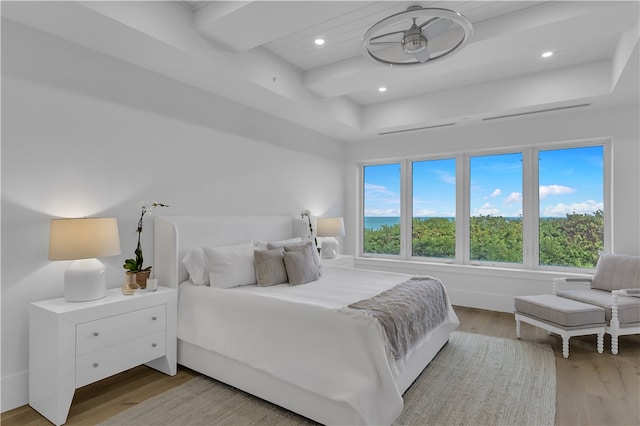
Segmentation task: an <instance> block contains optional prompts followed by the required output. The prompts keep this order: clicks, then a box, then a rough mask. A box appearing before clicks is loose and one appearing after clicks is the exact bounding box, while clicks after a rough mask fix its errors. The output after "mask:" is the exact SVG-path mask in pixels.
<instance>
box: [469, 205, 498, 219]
mask: <svg viewBox="0 0 640 426" xmlns="http://www.w3.org/2000/svg"><path fill="white" fill-rule="evenodd" d="M500 215H501V211H500V210H499V209H497V208H495V207H494V206H493V205H491V203H484V204H483V205H482V207H480V208H479V209H475V211H474V212H473V214H472V216H500Z"/></svg>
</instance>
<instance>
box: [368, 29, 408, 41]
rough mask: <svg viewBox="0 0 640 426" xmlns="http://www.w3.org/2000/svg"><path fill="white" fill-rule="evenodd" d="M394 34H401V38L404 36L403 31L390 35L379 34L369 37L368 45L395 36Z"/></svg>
mask: <svg viewBox="0 0 640 426" xmlns="http://www.w3.org/2000/svg"><path fill="white" fill-rule="evenodd" d="M396 34H401V35H402V36H404V31H394V32H392V33H387V34H381V35H379V36H375V37H371V38H370V39H369V43H371V42H372V41H376V40H380V39H381V38H384V37H389V36H392V35H396Z"/></svg>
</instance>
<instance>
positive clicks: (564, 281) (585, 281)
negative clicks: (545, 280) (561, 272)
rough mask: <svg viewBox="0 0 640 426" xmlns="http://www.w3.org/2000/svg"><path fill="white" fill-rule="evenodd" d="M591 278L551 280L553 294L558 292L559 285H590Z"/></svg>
mask: <svg viewBox="0 0 640 426" xmlns="http://www.w3.org/2000/svg"><path fill="white" fill-rule="evenodd" d="M591 281H593V277H560V278H554V279H553V294H554V295H555V294H556V293H557V292H558V285H559V284H561V283H585V284H590V283H591Z"/></svg>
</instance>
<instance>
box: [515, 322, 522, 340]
mask: <svg viewBox="0 0 640 426" xmlns="http://www.w3.org/2000/svg"><path fill="white" fill-rule="evenodd" d="M520 332H521V330H520V320H516V337H517V338H518V339H519V338H520Z"/></svg>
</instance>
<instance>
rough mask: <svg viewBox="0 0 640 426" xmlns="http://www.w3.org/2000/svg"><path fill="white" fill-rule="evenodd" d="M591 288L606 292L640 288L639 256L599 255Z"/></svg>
mask: <svg viewBox="0 0 640 426" xmlns="http://www.w3.org/2000/svg"><path fill="white" fill-rule="evenodd" d="M591 288H595V289H598V290H607V291H611V290H620V289H623V288H640V256H627V255H624V254H601V255H600V258H599V259H598V264H597V265H596V273H595V275H594V276H593V280H592V281H591Z"/></svg>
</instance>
